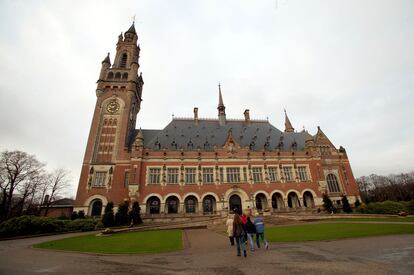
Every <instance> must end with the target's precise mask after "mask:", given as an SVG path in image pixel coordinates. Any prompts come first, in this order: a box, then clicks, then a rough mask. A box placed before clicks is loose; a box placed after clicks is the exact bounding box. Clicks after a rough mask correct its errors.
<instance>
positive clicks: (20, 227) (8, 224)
mask: <svg viewBox="0 0 414 275" xmlns="http://www.w3.org/2000/svg"><path fill="white" fill-rule="evenodd" d="M67 222H68V221H63V220H58V219H54V218H48V217H37V216H20V217H17V218H12V219H10V220H7V221H5V222H3V223H1V224H0V236H1V237H13V236H20V235H31V234H42V233H53V232H61V231H64V228H65V225H66V223H67Z"/></svg>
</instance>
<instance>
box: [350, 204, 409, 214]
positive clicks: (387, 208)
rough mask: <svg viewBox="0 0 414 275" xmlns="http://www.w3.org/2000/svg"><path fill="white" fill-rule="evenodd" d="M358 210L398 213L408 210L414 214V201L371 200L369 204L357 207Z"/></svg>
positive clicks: (362, 211) (363, 211)
mask: <svg viewBox="0 0 414 275" xmlns="http://www.w3.org/2000/svg"><path fill="white" fill-rule="evenodd" d="M357 211H358V212H361V213H366V214H394V215H397V214H398V213H400V212H407V213H409V214H414V201H401V202H396V201H384V202H371V203H368V204H362V205H360V206H359V207H358V208H357Z"/></svg>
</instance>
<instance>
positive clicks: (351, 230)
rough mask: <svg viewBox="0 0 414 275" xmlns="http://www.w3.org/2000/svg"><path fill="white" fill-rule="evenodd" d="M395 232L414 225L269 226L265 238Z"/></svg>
mask: <svg viewBox="0 0 414 275" xmlns="http://www.w3.org/2000/svg"><path fill="white" fill-rule="evenodd" d="M395 234H414V225H411V224H374V223H340V222H338V223H334V222H332V223H315V224H303V225H292V226H278V227H269V228H266V230H265V235H266V239H267V240H268V241H270V242H300V241H320V240H336V239H345V238H356V237H367V236H379V235H395Z"/></svg>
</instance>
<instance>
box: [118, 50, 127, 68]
mask: <svg viewBox="0 0 414 275" xmlns="http://www.w3.org/2000/svg"><path fill="white" fill-rule="evenodd" d="M127 59H128V55H127V54H126V53H124V54H123V55H122V57H121V62H120V63H119V67H121V68H126V64H127Z"/></svg>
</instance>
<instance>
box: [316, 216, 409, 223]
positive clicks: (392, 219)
mask: <svg viewBox="0 0 414 275" xmlns="http://www.w3.org/2000/svg"><path fill="white" fill-rule="evenodd" d="M322 221H326V222H353V221H356V222H414V217H385V218H333V219H327V220H322Z"/></svg>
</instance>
